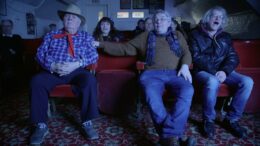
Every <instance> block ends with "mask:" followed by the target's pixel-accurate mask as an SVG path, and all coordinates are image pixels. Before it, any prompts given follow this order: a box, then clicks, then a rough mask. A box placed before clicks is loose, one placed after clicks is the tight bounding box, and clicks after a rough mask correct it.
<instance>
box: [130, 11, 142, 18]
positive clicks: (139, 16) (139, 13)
mask: <svg viewBox="0 0 260 146" xmlns="http://www.w3.org/2000/svg"><path fill="white" fill-rule="evenodd" d="M132 18H144V12H132Z"/></svg>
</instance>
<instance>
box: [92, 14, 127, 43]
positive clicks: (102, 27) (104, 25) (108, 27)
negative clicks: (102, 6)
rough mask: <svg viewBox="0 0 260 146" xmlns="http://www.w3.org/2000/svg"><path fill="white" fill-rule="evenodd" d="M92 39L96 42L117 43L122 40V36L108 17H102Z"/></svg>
mask: <svg viewBox="0 0 260 146" xmlns="http://www.w3.org/2000/svg"><path fill="white" fill-rule="evenodd" d="M93 37H94V38H95V39H96V40H97V41H112V42H119V41H122V40H123V36H122V35H121V34H119V32H118V31H117V30H116V28H115V26H114V22H113V21H112V20H111V19H110V18H108V17H103V18H102V19H101V20H100V21H99V22H98V24H97V26H96V28H95V31H94V32H93Z"/></svg>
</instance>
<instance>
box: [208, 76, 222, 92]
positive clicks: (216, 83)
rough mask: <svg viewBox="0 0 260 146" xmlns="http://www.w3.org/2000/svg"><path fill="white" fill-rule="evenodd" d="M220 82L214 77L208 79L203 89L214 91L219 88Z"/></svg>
mask: <svg viewBox="0 0 260 146" xmlns="http://www.w3.org/2000/svg"><path fill="white" fill-rule="evenodd" d="M219 85H220V82H219V80H218V79H217V78H216V77H208V79H207V82H206V85H205V87H206V88H210V89H213V90H216V89H218V88H219Z"/></svg>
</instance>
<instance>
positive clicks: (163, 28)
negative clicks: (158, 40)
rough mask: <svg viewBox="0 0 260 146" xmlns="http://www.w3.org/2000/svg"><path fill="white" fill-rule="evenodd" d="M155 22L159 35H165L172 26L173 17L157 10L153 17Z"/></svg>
mask: <svg viewBox="0 0 260 146" xmlns="http://www.w3.org/2000/svg"><path fill="white" fill-rule="evenodd" d="M153 22H154V29H155V31H156V32H157V34H165V33H166V32H167V31H168V28H169V27H170V26H171V16H170V14H169V13H168V12H166V11H164V10H157V11H156V13H155V14H154V16H153Z"/></svg>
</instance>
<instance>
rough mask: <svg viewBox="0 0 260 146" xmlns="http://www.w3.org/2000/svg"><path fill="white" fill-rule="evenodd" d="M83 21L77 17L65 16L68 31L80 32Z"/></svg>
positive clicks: (64, 22) (65, 25)
mask: <svg viewBox="0 0 260 146" xmlns="http://www.w3.org/2000/svg"><path fill="white" fill-rule="evenodd" d="M80 23H81V20H80V18H79V17H78V16H77V15H74V14H65V15H64V18H63V24H64V27H65V29H66V30H68V31H69V30H78V29H79V27H80ZM69 32H70V31H69Z"/></svg>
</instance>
